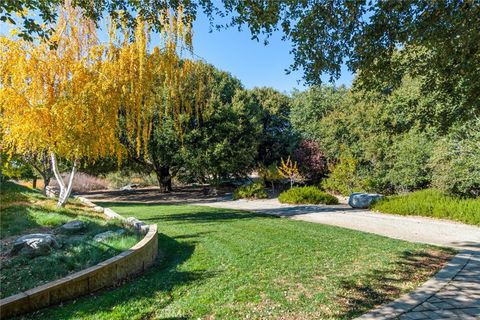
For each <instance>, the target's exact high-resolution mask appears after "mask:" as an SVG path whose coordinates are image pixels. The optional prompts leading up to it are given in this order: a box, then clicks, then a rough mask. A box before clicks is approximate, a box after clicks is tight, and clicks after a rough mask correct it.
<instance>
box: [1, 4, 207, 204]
mask: <svg viewBox="0 0 480 320" xmlns="http://www.w3.org/2000/svg"><path fill="white" fill-rule="evenodd" d="M159 19H162V20H164V21H165V22H168V23H165V24H164V26H165V28H164V30H162V32H161V34H160V41H159V45H158V46H156V47H155V48H154V49H153V50H152V51H151V52H150V51H149V50H148V48H149V43H150V38H151V27H150V26H149V25H148V24H147V23H146V22H144V21H142V20H140V19H139V20H138V22H137V27H136V28H135V30H134V32H133V33H130V32H128V31H127V30H128V29H127V28H126V27H124V26H122V23H121V21H119V22H118V23H115V22H113V23H112V24H111V32H110V35H111V38H110V42H109V43H108V44H103V43H101V42H100V41H99V39H98V37H97V36H96V32H95V31H96V30H95V24H94V23H93V22H92V21H90V20H88V19H85V18H83V16H82V15H81V13H80V12H79V11H78V10H76V9H73V8H72V7H71V6H69V5H68V3H67V4H66V5H65V6H63V7H62V8H61V11H60V18H59V20H58V23H57V25H56V26H55V33H54V34H53V35H52V36H51V37H50V38H49V39H48V40H44V39H43V40H37V41H33V42H29V41H24V40H22V39H20V38H17V37H16V36H15V34H12V35H11V36H9V37H3V36H2V37H1V38H0V43H1V50H0V112H1V115H2V117H1V119H0V125H1V131H2V142H1V148H2V151H3V150H4V151H6V152H8V154H10V155H13V154H20V155H23V154H32V153H41V152H48V154H49V156H50V161H51V163H52V168H53V172H54V174H55V177H56V179H57V181H58V184H59V186H60V195H59V200H58V206H64V205H65V203H66V202H67V199H68V197H69V196H70V193H71V191H72V186H73V180H74V176H75V172H76V171H77V170H78V167H79V166H80V165H81V164H82V163H91V162H95V161H96V160H97V159H99V158H102V157H107V156H116V157H117V158H118V159H119V160H121V159H122V157H123V156H124V155H125V153H126V149H125V146H124V144H122V143H121V141H120V140H121V139H120V138H121V135H120V134H119V132H120V131H122V130H124V132H125V133H126V134H125V135H124V137H126V138H127V141H128V142H129V143H132V144H133V145H135V149H136V153H137V154H138V155H140V154H142V153H143V154H145V153H146V151H147V150H148V143H147V142H148V137H149V135H150V134H151V131H152V125H153V119H154V116H155V114H169V115H171V116H172V118H173V119H175V122H176V124H177V125H176V127H177V130H178V131H181V126H180V125H179V124H180V118H181V117H183V116H189V115H193V114H194V113H197V114H199V113H201V109H202V103H201V102H200V101H201V99H200V97H201V96H202V88H201V86H199V87H198V88H196V90H195V92H196V93H198V94H197V95H196V97H197V98H198V99H196V100H195V101H193V102H192V103H190V102H189V103H185V102H183V100H182V99H181V93H182V91H183V90H184V83H188V81H186V80H188V79H189V78H190V77H191V76H190V75H191V74H192V73H193V72H194V70H195V64H194V63H193V62H191V61H184V62H182V61H181V59H180V56H179V51H180V50H181V48H184V47H185V48H187V49H189V50H191V47H192V45H191V44H192V38H191V36H192V30H191V24H190V23H189V22H188V20H186V19H185V18H184V16H183V10H182V8H181V7H180V8H178V10H177V11H175V12H173V11H165V12H163V13H161V14H160V15H159ZM118 30H120V31H118ZM119 34H120V36H118V35H119ZM180 64H182V68H178V67H177V66H178V65H180ZM157 87H159V88H162V90H163V91H164V92H165V97H166V100H167V101H168V103H167V104H155V103H154V100H155V96H156V90H155V89H156V88H157ZM190 90H192V88H190ZM122 115H123V117H122ZM59 158H61V159H64V160H66V161H68V162H69V163H70V164H71V167H72V169H71V173H70V176H69V179H68V182H67V183H64V181H63V179H62V177H61V175H60V172H59V170H58V159H59Z"/></svg>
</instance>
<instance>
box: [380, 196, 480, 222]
mask: <svg viewBox="0 0 480 320" xmlns="http://www.w3.org/2000/svg"><path fill="white" fill-rule="evenodd" d="M372 209H373V210H377V211H380V212H383V213H393V214H400V215H414V216H424V217H432V218H442V219H450V220H455V221H458V222H463V223H467V224H473V225H477V226H478V225H480V198H476V199H462V198H457V197H452V196H447V195H444V194H443V193H442V192H440V191H439V190H435V189H425V190H420V191H415V192H411V193H408V194H405V195H398V196H391V197H386V198H384V199H382V200H380V201H377V202H375V203H374V205H373V207H372Z"/></svg>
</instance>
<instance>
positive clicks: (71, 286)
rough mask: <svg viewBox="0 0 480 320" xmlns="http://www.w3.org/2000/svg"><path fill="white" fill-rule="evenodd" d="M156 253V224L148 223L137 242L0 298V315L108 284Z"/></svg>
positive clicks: (145, 264) (146, 262) (137, 268)
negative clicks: (69, 272)
mask: <svg viewBox="0 0 480 320" xmlns="http://www.w3.org/2000/svg"><path fill="white" fill-rule="evenodd" d="M157 254H158V234H157V225H156V224H152V225H150V226H149V231H148V233H147V234H146V235H145V237H144V238H143V239H142V240H141V241H140V242H138V243H137V244H136V245H135V246H133V247H132V248H130V249H129V250H127V251H124V252H122V253H121V254H119V255H117V256H115V257H113V258H110V259H108V260H106V261H103V262H101V263H99V264H97V265H95V266H93V267H90V268H87V269H85V270H82V271H79V272H76V273H74V274H72V275H70V276H67V277H65V278H62V279H59V280H55V281H52V282H49V283H47V284H44V285H42V286H39V287H36V288H33V289H30V290H28V291H25V292H22V293H19V294H16V295H13V296H10V297H7V298H5V299H2V300H0V318H1V319H6V318H8V317H12V316H15V315H19V314H22V313H27V312H32V311H35V310H38V309H41V308H45V307H48V306H51V305H55V304H58V303H60V302H63V301H67V300H71V299H73V298H76V297H79V296H83V295H86V294H88V293H91V292H94V291H97V290H99V289H102V288H106V287H111V286H113V285H115V284H117V283H118V282H119V281H121V280H124V279H127V278H130V277H132V276H134V275H137V274H139V273H141V272H143V271H145V270H146V269H147V268H148V267H150V266H151V265H152V264H153V263H154V262H155V259H156V258H157Z"/></svg>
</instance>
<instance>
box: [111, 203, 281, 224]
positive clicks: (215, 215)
mask: <svg viewBox="0 0 480 320" xmlns="http://www.w3.org/2000/svg"><path fill="white" fill-rule="evenodd" d="M102 206H104V207H121V208H128V207H132V206H139V204H138V203H125V202H123V203H118V202H104V203H102ZM141 206H153V207H157V206H159V205H158V204H141ZM168 206H170V205H162V207H168ZM172 206H173V207H175V205H172ZM256 218H264V219H278V217H276V216H272V215H270V214H264V213H258V212H249V211H242V210H232V209H220V208H210V207H204V206H199V207H198V211H195V212H191V211H186V212H179V213H158V214H155V213H152V214H151V216H150V217H139V219H140V220H142V221H144V222H148V221H152V222H155V221H158V222H161V221H171V222H175V221H177V222H182V221H185V222H198V223H202V222H222V221H230V220H243V219H256Z"/></svg>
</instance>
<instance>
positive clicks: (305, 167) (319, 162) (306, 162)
mask: <svg viewBox="0 0 480 320" xmlns="http://www.w3.org/2000/svg"><path fill="white" fill-rule="evenodd" d="M293 159H294V160H295V161H297V162H298V166H299V170H300V174H301V175H302V176H303V177H304V178H306V179H308V180H310V181H311V182H314V183H317V182H319V181H320V180H321V179H322V178H323V177H325V175H326V173H327V160H326V158H325V155H324V154H323V152H322V151H321V150H320V146H319V145H318V143H317V142H315V141H313V140H304V141H302V142H301V143H300V145H299V146H298V148H297V149H296V150H295V151H294V152H293Z"/></svg>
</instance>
